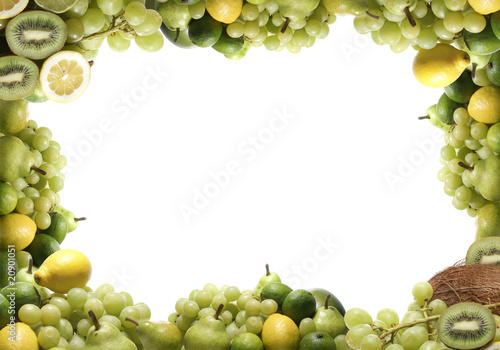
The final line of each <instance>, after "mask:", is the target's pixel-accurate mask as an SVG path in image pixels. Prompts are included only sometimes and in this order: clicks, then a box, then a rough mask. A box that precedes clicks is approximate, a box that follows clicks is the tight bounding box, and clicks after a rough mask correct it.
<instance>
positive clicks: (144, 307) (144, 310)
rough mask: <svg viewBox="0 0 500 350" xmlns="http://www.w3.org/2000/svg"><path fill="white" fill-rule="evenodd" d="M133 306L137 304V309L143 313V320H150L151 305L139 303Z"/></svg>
mask: <svg viewBox="0 0 500 350" xmlns="http://www.w3.org/2000/svg"><path fill="white" fill-rule="evenodd" d="M124 300H125V299H124ZM125 305H126V306H132V305H127V304H125ZM133 306H135V307H136V309H137V310H139V313H140V314H141V321H144V320H149V319H150V318H151V309H150V308H149V306H148V305H147V304H145V303H137V304H135V305H133Z"/></svg>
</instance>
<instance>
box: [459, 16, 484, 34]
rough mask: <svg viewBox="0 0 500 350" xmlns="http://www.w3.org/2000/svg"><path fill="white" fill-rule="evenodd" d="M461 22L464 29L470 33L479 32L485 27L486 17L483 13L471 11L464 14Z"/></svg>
mask: <svg viewBox="0 0 500 350" xmlns="http://www.w3.org/2000/svg"><path fill="white" fill-rule="evenodd" d="M462 24H463V26H464V29H465V30H466V31H468V32H470V33H480V32H482V31H483V29H484V28H486V18H484V16H483V15H481V14H479V13H477V12H475V11H472V12H468V13H466V14H465V15H464V18H463V21H462Z"/></svg>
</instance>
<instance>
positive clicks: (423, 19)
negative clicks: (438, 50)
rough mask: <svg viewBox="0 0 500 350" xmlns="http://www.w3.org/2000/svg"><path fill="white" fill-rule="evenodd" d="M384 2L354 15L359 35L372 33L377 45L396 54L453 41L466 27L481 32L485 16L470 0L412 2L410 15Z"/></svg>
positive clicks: (355, 26)
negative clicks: (475, 8) (391, 7)
mask: <svg viewBox="0 0 500 350" xmlns="http://www.w3.org/2000/svg"><path fill="white" fill-rule="evenodd" d="M382 2H384V1H381V2H377V3H373V4H372V6H371V7H370V9H369V10H368V11H367V12H366V13H365V14H363V15H360V16H356V17H355V18H354V28H355V29H356V31H357V32H358V33H360V34H370V35H371V37H372V39H373V41H374V42H375V43H376V44H378V45H389V46H390V48H391V50H392V51H393V52H395V53H400V52H404V51H405V50H406V49H407V48H409V47H410V46H412V47H413V48H414V49H416V50H419V49H431V48H433V47H434V46H436V44H437V43H438V42H442V43H449V44H451V43H453V42H455V40H456V39H457V38H459V37H461V36H462V33H463V31H464V30H466V31H468V32H471V33H479V32H481V31H482V30H483V29H484V28H485V27H486V19H485V17H484V16H483V15H481V14H479V13H477V12H475V11H474V10H473V9H472V8H471V7H470V5H469V3H468V2H467V0H433V1H432V2H428V1H424V0H418V1H413V3H412V5H411V6H410V7H409V14H410V15H409V16H407V15H406V14H405V13H403V12H400V13H395V12H391V11H390V10H389V9H388V8H387V7H385V6H384V5H383V3H382Z"/></svg>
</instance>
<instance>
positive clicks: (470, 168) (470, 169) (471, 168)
mask: <svg viewBox="0 0 500 350" xmlns="http://www.w3.org/2000/svg"><path fill="white" fill-rule="evenodd" d="M458 165H460V166H461V167H462V168H464V169H467V170H469V171H472V170H474V167H472V166H470V165H467V164H465V163H463V162H458Z"/></svg>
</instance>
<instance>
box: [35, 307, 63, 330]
mask: <svg viewBox="0 0 500 350" xmlns="http://www.w3.org/2000/svg"><path fill="white" fill-rule="evenodd" d="M40 313H41V318H40V322H42V324H43V325H44V326H55V325H56V324H57V323H58V322H59V320H60V319H61V310H59V308H58V307H57V306H56V305H53V304H45V305H44V306H42V308H41V309H40Z"/></svg>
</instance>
